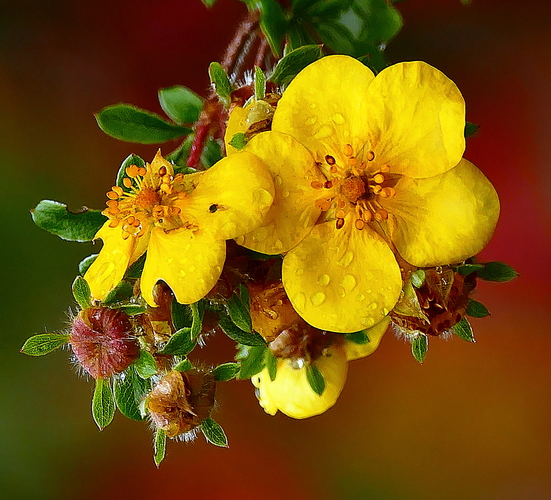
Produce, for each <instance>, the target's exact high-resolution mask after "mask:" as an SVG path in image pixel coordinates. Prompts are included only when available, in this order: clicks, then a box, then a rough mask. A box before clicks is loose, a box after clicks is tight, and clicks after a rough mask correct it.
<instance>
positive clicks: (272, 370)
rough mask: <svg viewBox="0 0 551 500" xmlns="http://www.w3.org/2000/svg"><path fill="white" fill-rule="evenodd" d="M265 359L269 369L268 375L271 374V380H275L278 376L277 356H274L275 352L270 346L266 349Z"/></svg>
mask: <svg viewBox="0 0 551 500" xmlns="http://www.w3.org/2000/svg"><path fill="white" fill-rule="evenodd" d="M264 359H265V363H266V368H267V369H268V375H269V376H270V380H271V381H272V382H273V381H274V380H275V379H276V376H277V358H276V357H275V356H274V353H273V352H272V350H271V349H270V348H268V349H266V350H265V351H264Z"/></svg>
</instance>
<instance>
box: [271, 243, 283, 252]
mask: <svg viewBox="0 0 551 500" xmlns="http://www.w3.org/2000/svg"><path fill="white" fill-rule="evenodd" d="M272 248H273V249H274V250H275V251H276V252H279V251H280V250H282V249H283V242H282V241H281V240H275V241H274V244H273V245H272Z"/></svg>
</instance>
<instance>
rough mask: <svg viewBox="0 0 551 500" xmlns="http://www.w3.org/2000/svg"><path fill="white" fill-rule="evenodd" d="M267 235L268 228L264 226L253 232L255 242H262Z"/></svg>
mask: <svg viewBox="0 0 551 500" xmlns="http://www.w3.org/2000/svg"><path fill="white" fill-rule="evenodd" d="M268 234H269V231H268V228H267V227H265V226H263V227H259V228H258V229H257V230H256V231H254V236H255V239H256V241H264V240H265V239H266V238H267V237H268Z"/></svg>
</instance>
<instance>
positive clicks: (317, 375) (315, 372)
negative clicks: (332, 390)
mask: <svg viewBox="0 0 551 500" xmlns="http://www.w3.org/2000/svg"><path fill="white" fill-rule="evenodd" d="M306 379H307V380H308V383H309V384H310V387H311V388H312V390H313V391H314V392H315V393H316V394H317V395H318V396H321V395H322V394H323V391H325V379H324V378H323V374H322V373H321V372H320V370H319V368H318V367H317V366H316V365H314V364H310V365H308V366H307V367H306Z"/></svg>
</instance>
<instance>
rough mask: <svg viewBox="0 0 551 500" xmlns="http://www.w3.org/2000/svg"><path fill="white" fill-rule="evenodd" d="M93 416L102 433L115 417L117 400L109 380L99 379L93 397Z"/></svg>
mask: <svg viewBox="0 0 551 500" xmlns="http://www.w3.org/2000/svg"><path fill="white" fill-rule="evenodd" d="M92 416H93V417H94V421H95V422H96V424H97V426H98V427H99V429H100V431H102V430H103V429H105V428H106V427H107V426H108V425H109V424H110V423H111V421H112V420H113V417H114V416H115V400H114V399H113V392H112V390H111V384H110V383H109V379H103V378H98V379H97V380H96V387H95V389H94V396H93V397H92Z"/></svg>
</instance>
